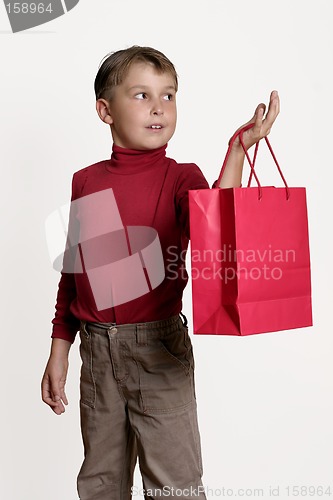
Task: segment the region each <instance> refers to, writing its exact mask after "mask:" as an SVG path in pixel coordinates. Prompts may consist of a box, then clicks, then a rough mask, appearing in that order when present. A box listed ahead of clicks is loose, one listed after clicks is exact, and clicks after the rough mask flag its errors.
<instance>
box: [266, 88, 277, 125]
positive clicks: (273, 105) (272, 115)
mask: <svg viewBox="0 0 333 500" xmlns="http://www.w3.org/2000/svg"><path fill="white" fill-rule="evenodd" d="M279 112H280V99H279V94H278V93H277V91H276V90H273V92H272V93H271V96H270V101H269V107H268V112H267V115H266V118H265V120H264V126H265V129H266V132H269V130H270V129H271V127H272V125H273V123H274V122H275V119H276V117H277V115H278V114H279Z"/></svg>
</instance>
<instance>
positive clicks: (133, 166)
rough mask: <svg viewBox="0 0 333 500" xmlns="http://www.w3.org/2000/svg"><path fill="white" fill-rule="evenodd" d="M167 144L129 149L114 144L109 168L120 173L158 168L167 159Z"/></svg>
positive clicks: (132, 172)
mask: <svg viewBox="0 0 333 500" xmlns="http://www.w3.org/2000/svg"><path fill="white" fill-rule="evenodd" d="M166 147H167V144H164V145H163V146H161V147H159V148H156V149H145V150H140V149H128V148H123V147H121V146H118V145H117V144H113V146H112V155H111V159H110V161H109V164H108V170H110V171H111V172H113V173H118V174H134V173H139V172H141V171H145V170H147V169H149V168H152V167H155V168H158V167H159V166H162V165H163V164H164V161H165V159H166Z"/></svg>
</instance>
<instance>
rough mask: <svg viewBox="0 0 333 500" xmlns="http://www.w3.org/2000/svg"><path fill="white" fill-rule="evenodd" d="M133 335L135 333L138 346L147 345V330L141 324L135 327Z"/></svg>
mask: <svg viewBox="0 0 333 500" xmlns="http://www.w3.org/2000/svg"><path fill="white" fill-rule="evenodd" d="M141 328H142V329H141ZM135 333H136V343H137V344H138V345H147V344H148V339H147V330H146V328H145V326H144V325H143V324H138V325H135Z"/></svg>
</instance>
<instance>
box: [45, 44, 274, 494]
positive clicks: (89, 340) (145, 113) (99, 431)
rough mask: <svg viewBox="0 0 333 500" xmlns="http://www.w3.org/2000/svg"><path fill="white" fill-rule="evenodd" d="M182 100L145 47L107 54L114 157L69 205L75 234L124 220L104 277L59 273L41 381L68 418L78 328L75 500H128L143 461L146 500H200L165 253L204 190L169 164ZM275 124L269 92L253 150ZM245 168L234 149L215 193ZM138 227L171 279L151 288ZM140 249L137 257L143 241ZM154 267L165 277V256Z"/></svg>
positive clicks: (184, 344)
mask: <svg viewBox="0 0 333 500" xmlns="http://www.w3.org/2000/svg"><path fill="white" fill-rule="evenodd" d="M177 88H178V80H177V74H176V71H175V68H174V66H173V64H172V63H171V62H170V61H169V59H167V58H166V56H165V55H164V54H162V53H161V52H159V51H157V50H155V49H152V48H149V47H138V46H134V47H131V48H129V49H125V50H120V51H118V52H115V53H112V54H111V55H108V56H107V58H106V59H105V60H104V62H103V63H102V65H101V66H100V68H99V71H98V74H97V76H96V79H95V93H96V110H97V113H98V115H99V117H100V118H101V120H102V121H103V122H104V123H106V124H107V125H109V126H110V129H111V134H112V139H113V150H112V156H111V159H110V160H105V161H101V162H99V163H96V164H94V165H91V166H89V167H87V168H84V169H82V170H80V171H78V172H76V173H75V174H74V176H73V184H72V202H77V200H80V201H79V202H81V205H79V208H77V207H76V218H77V219H78V220H79V223H80V231H81V236H82V231H83V229H82V228H85V229H84V230H86V227H85V224H86V220H85V217H87V218H88V219H89V217H91V213H94V210H95V212H96V216H94V217H93V219H92V220H93V222H91V221H90V225H92V226H94V225H95V224H96V225H98V224H100V223H101V222H100V219H103V220H105V221H110V220H111V224H112V223H113V222H114V220H116V219H117V220H118V222H119V226H118V230H115V231H110V234H109V235H108V234H106V235H104V237H103V238H100V237H95V239H94V240H93V241H94V243H93V245H92V247H93V253H94V257H96V256H97V257H98V258H99V259H102V260H100V263H101V262H102V261H103V262H102V266H101V267H99V268H98V269H102V271H101V272H99V274H98V269H97V271H96V269H93V270H91V269H90V268H89V266H86V268H84V272H81V273H80V272H77V273H74V272H72V273H68V272H67V273H66V272H63V273H62V275H61V279H60V282H59V290H58V296H57V304H56V315H55V318H54V319H53V321H52V322H53V332H52V347H51V353H50V357H49V360H48V363H47V366H46V369H45V372H44V375H43V378H42V399H43V401H44V402H45V403H46V404H48V405H49V406H50V407H51V409H52V410H53V411H54V412H55V413H56V414H58V415H60V414H61V413H63V412H64V411H65V408H64V406H63V403H64V404H65V405H67V404H68V401H67V397H66V394H65V382H66V375H67V370H68V353H69V349H70V347H71V344H72V343H73V342H74V339H75V335H76V333H77V331H78V330H79V331H80V340H81V342H80V355H81V359H82V368H81V377H80V416H81V432H82V438H83V443H84V461H83V464H82V466H81V469H80V471H79V474H78V478H77V488H78V493H79V496H80V499H81V500H127V499H130V498H131V488H132V478H133V471H134V467H135V463H136V458H137V456H138V457H139V466H140V471H141V475H142V481H143V489H144V491H145V498H164V497H177V498H184V499H185V498H186V499H190V498H191V499H194V498H196V499H205V498H206V496H205V494H204V488H203V486H202V482H201V477H202V473H203V470H202V461H201V449H200V435H199V431H198V424H197V412H196V397H195V387H194V360H193V352H192V345H191V340H190V337H189V334H188V328H187V319H186V317H185V315H184V314H183V313H182V312H181V309H182V293H183V289H184V287H185V285H186V283H187V280H188V276H187V274H186V270H185V268H184V261H185V259H184V258H183V259H181V258H180V257H179V259H178V261H176V271H177V272H176V273H175V267H174V266H172V272H170V265H168V262H170V261H169V260H168V257H169V255H170V249H171V248H172V249H173V255H174V253H175V249H177V254H178V255H179V256H181V255H182V256H184V254H185V251H186V249H187V246H188V243H189V238H190V231H189V216H188V190H189V189H201V188H202V189H205V188H209V185H208V183H207V181H206V179H205V177H204V176H203V174H202V172H201V170H200V169H199V168H198V167H197V166H196V165H194V164H182V165H181V164H177V163H176V162H175V161H174V160H171V159H169V158H167V157H166V155H165V149H166V145H167V143H168V141H169V140H170V139H171V137H172V136H173V133H174V131H175V127H176V92H177ZM278 112H279V98H278V95H277V93H276V92H272V94H271V98H270V104H269V109H268V113H267V115H266V118H265V119H264V118H263V116H264V113H265V105H264V104H260V105H259V106H258V107H257V109H256V111H255V114H254V116H253V118H252V119H251V120H250V122H255V126H254V127H253V128H252V129H250V130H248V131H247V132H245V133H244V137H243V138H244V143H245V145H246V147H247V148H249V147H250V146H252V145H253V144H254V143H255V142H257V141H258V140H259V139H261V138H262V137H264V136H265V135H267V134H268V133H269V131H270V128H271V126H272V124H273V123H274V121H275V118H276V116H277V114H278ZM243 161H244V153H243V151H242V149H241V146H240V144H239V143H238V142H237V143H235V146H234V149H233V151H232V153H231V155H230V158H229V161H228V165H227V167H226V170H225V173H224V176H223V179H222V181H221V183H220V186H216V181H215V183H214V184H213V187H232V186H239V185H240V183H241V174H242V165H243ZM106 190H109V191H108V193H112V196H114V201H115V204H114V205H112V210H113V211H112V216H110V211H109V208H110V206H111V205H110V206H109V205H108V206H106V205H103V207H102V209H100V205H98V204H97V205H93V207H91V206H90V213H89V214H88V215H87V216H85V215H84V213H85V207H86V205H84V203H85V202H84V200H87V199H90V200H92V199H94V200H96V198H92V196H93V195H96V194H99V195H101V193H103V192H106ZM111 190H112V191H111ZM89 196H90V198H89ZM110 196H111V194H110ZM96 203H97V202H96ZM72 206H73V203H72ZM96 207H97V208H96ZM98 207H99V208H98ZM115 207H116V208H115ZM88 225H89V224H88ZM142 227H146V228H147V227H148V228H151V230H152V231H153V228H154V230H155V232H156V233H157V234H158V240H159V242H160V247H161V251H162V254H163V259H162V262H164V269H163V273H162V275H161V273H160V275H159V277H158V279H157V278H156V276H155V278H156V279H155V282H154V279H152V276H153V275H152V274H149V272H148V270H149V262H148V258H147V261H145V265H143V264H142V260H144V252H143V251H142V252H138V251H137V252H135V249H133V246H132V247H131V245H133V239H132V240H131V235H132V238H133V231H134V229H135V228H136V230H137V231H138V230H139V228H142ZM126 228H127V232H126ZM133 228H134V229H133ZM91 229H92V227H89V231H90V234H91ZM89 231H88V232H89ZM130 231H132V233H131V232H130ZM97 236H98V235H97ZM138 239H139V240H140V238H138ZM124 241H125V242H127V244H128V246H129V247H130V248H131V250H130V251H129V252H128V253H127V254H126V252H125V251H123V252H122V251H121V250H120V249H124V246H123V243H124ZM140 242H141V243H142V241H141V240H140ZM146 243H147V241H146V242H145V244H146ZM78 246H80V245H78ZM125 246H126V245H125ZM134 246H136V250H140V248H139V247H140V244H139V243H138V242H136V244H135V245H134ZM142 246H144V245H141V247H142ZM105 248H108V249H109V250H107V251H106V253H107V254H108V252H109V251H110V254H111V253H112V258H110V261H105V256H104V260H103V258H102V257H101V255H102V251H103V249H105ZM86 249H87V247H86V246H84V245H83V244H82V243H81V248H80V258H81V261H82V266H84V265H85V264H87V262H88V260H89V258H88V253H89V252H88V251H87V250H86ZM156 249H157V247H155V250H156ZM117 252H118V254H117ZM156 252H157V250H156ZM183 252H184V253H183ZM139 253H140V259H139V260H138V261H137V263H139V264H140V266H142V267H141V270H144V273H145V274H144V277H145V280H146V283H147V287H148V289H147V290H146V291H143V293H142V290H141V292H140V290H139V286H138V282H137V281H136V280H135V279H134V277H133V274H132V273H133V269H134V268H133V269H132V267H130V266H132V263H133V261H132V260H131V259H132V257H133V256H134V257H135V255H138V254H139ZM97 254H98V255H97ZM116 254H117V255H116ZM145 255H146V257H147V254H145ZM124 257H125V259H124ZM124 260H126V266H128V267H123V272H122V274H121V278H122V281H121V280H120V281H119V282H118V285H117V287H116V286H115V284H114V282H113V280H114V279H115V280H116V278H115V274H116V273H114V274H112V273H111V274H110V273H109V269H110V268H109V267H108V265H109V264H110V263H111V265H116V264H119V263H121V262H122V261H124ZM153 260H154V263H155V264H156V265H155V268H157V267H158V263H159V262H160V261H159V260H158V253H155V254H154V259H153ZM172 262H173V264H174V263H175V259H173V261H172ZM103 265H104V267H103ZM92 267H93V266H92ZM95 268H96V266H95ZM113 269H115V267H114V268H113ZM92 271H94V272H95V274H93V273H92ZM155 271H156V269H155ZM159 271H161V270H160V269H157V275H158V274H159ZM184 271H185V272H184ZM96 273H97V274H96ZM141 278H142V275H141ZM107 285H109V288H110V287H111V288H112V293H110V290H109V289H108V287H107ZM122 286H123V288H122V290H121V291H122V293H123V294H125V296H126V297H130V296H131V297H134V298H132V299H131V300H122V301H121V300H117V297H119V295H121V294H120V292H119V290H120V288H121V287H122ZM136 288H138V290H135V289H136ZM103 290H107V292H109V293H110V297H109V295H108V293H106V295H108V297H109V299H110V300H109V299H108V300H109V303H108V304H105V303H104V305H103V306H98V301H99V300H100V299H101V297H102V299H103V298H104V299H105V296H104V297H103ZM126 294H127V295H126ZM131 294H132V295H131ZM104 295H105V294H104Z"/></svg>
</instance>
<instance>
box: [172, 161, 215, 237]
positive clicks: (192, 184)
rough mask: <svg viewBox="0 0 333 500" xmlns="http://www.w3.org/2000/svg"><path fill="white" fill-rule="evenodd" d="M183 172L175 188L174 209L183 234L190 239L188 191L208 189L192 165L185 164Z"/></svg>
mask: <svg viewBox="0 0 333 500" xmlns="http://www.w3.org/2000/svg"><path fill="white" fill-rule="evenodd" d="M183 169H184V172H183V174H182V175H181V176H179V181H178V184H177V187H176V198H175V201H176V209H177V210H178V213H179V220H180V223H181V225H182V227H183V230H184V233H185V235H186V236H187V238H188V239H190V221H189V199H188V198H189V196H188V191H189V189H209V184H208V182H207V180H206V178H205V176H204V174H203V173H202V171H201V170H200V168H199V167H198V166H197V165H195V164H194V163H190V164H187V165H186V164H185V165H184V166H183Z"/></svg>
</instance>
